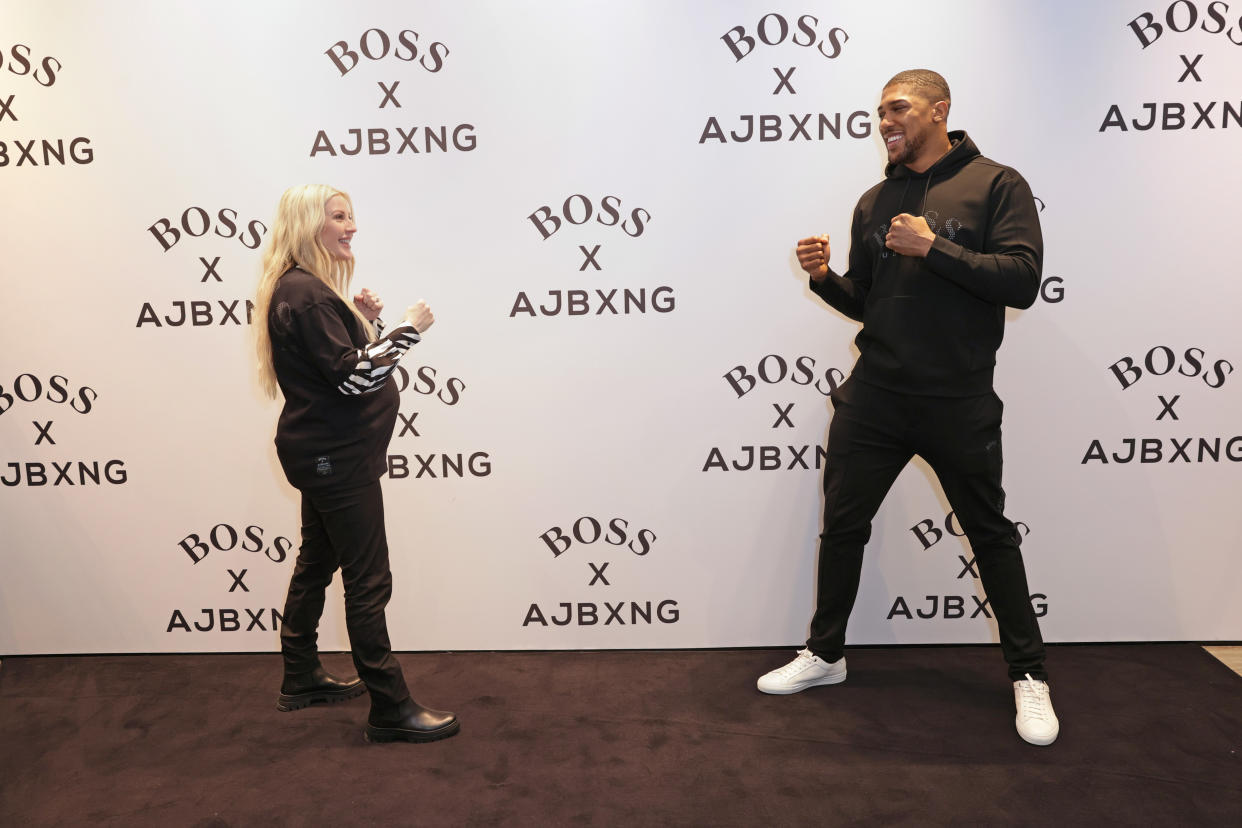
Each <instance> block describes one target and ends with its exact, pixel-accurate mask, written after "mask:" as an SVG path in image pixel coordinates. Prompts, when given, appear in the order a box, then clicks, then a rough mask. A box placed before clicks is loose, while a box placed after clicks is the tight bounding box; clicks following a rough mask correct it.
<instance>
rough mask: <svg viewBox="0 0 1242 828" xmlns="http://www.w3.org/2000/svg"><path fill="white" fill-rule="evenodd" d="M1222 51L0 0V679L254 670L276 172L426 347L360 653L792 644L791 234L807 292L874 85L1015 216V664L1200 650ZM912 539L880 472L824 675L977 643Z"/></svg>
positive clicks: (854, 170) (1221, 239)
mask: <svg viewBox="0 0 1242 828" xmlns="http://www.w3.org/2000/svg"><path fill="white" fill-rule="evenodd" d="M415 33H416V35H415ZM752 43H753V46H752V45H751V44H752ZM1240 44H1242V3H1239V2H1211V3H1205V2H1187V1H1186V0H1181V2H1175V3H1172V4H1171V5H1170V4H1169V3H1167V2H1159V3H1157V2H1151V0H1113V1H1112V2H1099V3H1089V4H1084V3H1078V2H1072V1H1071V0H1062V1H1061V2H1044V3H1018V2H983V0H978V2H955V1H954V0H946V2H941V3H934V4H928V3H914V2H905V0H894V2H889V3H885V4H869V3H862V2H818V3H805V4H801V5H799V4H792V5H791V4H788V3H783V4H774V3H768V2H713V3H708V2H665V0H659V1H658V2H657V0H649V1H647V2H637V1H636V2H624V3H621V2H555V1H554V0H526V2H500V1H499V0H497V1H496V2H422V3H419V2H355V3H349V4H341V3H318V2H316V3H307V2H296V3H295V2H279V3H278V2H259V3H256V2H245V3H243V2H232V1H227V0H226V1H225V2H214V3H210V4H207V3H179V4H169V3H157V2H139V1H138V0H117V1H116V2H109V3H94V2H43V3H33V2H25V3H22V2H6V3H5V4H4V6H3V10H2V11H0V50H2V51H0V107H3V108H2V109H0V187H3V203H4V208H5V209H4V218H3V220H2V221H0V242H2V245H0V249H2V250H3V255H2V259H0V262H2V264H0V268H2V270H3V286H4V301H3V303H2V304H0V331H3V333H2V334H0V336H3V343H4V349H3V353H2V354H0V482H3V486H2V487H0V516H2V520H3V527H2V529H0V544H2V546H0V563H2V570H0V653H3V654H29V653H91V652H161V651H245V650H256V651H264V650H274V649H276V648H277V647H278V637H277V633H276V628H277V624H278V620H277V619H276V618H274V615H273V613H274V612H278V611H279V609H280V607H281V606H282V604H283V597H284V589H285V586H286V584H287V580H288V575H289V572H290V568H291V566H292V560H293V557H294V555H295V554H296V538H297V534H298V500H297V496H296V493H295V492H294V491H293V490H292V489H290V488H289V486H288V485H287V483H286V482H285V481H284V479H283V476H282V475H281V473H280V469H279V466H278V464H277V461H276V459H275V454H274V451H273V448H272V444H271V440H272V436H273V432H274V427H275V420H276V415H277V413H278V410H279V405H278V403H272V402H268V401H266V400H265V399H263V398H262V396H261V394H260V393H259V391H258V387H257V384H256V382H255V380H254V379H253V376H252V371H251V358H250V353H251V352H250V339H249V335H250V334H249V329H248V326H247V325H246V324H245V322H246V314H245V309H244V306H245V301H246V299H247V298H248V297H250V296H251V295H252V293H253V288H254V284H255V280H256V278H257V274H258V266H259V259H260V249H261V244H262V243H263V241H265V232H266V228H267V226H268V225H269V224H270V222H271V217H272V214H273V211H274V208H275V204H276V201H277V199H278V197H279V195H280V193H281V191H283V190H284V189H285V188H286V187H288V186H290V185H292V184H296V183H303V182H312V181H313V182H319V181H322V182H327V183H331V184H334V185H336V186H339V187H342V188H344V189H345V190H347V191H349V192H350V193H351V195H352V196H353V198H354V201H355V206H356V211H357V215H358V224H359V236H358V238H357V242H356V244H355V251H356V254H357V256H358V268H357V275H356V280H355V285H356V286H370V287H372V288H373V289H375V290H377V291H379V292H380V293H381V295H382V296H384V297H385V299H386V300H387V302H388V305H389V307H390V308H391V309H392V311H391V312H390V313H389V314H388V316H389V318H397V317H399V309H400V308H403V307H404V306H405V305H406V304H408V303H411V302H413V301H414V300H416V299H418V298H420V297H422V298H426V299H427V300H428V301H429V302H430V303H431V304H432V306H433V308H434V309H435V311H436V314H437V319H438V321H437V324H436V327H435V328H434V329H432V331H431V332H430V334H429V335H428V336H427V338H426V341H425V342H424V344H421V345H419V346H418V347H417V348H416V349H415V350H414V351H413V352H411V354H410V355H409V357H408V358H407V360H406V361H405V363H404V366H405V368H406V369H407V373H406V374H404V375H402V376H401V377H400V378H399V379H400V380H401V382H402V387H403V392H402V402H401V413H402V418H401V420H400V421H399V422H398V427H397V432H396V433H395V434H394V436H393V439H392V443H391V445H390V448H389V453H390V455H391V473H390V474H389V475H388V476H387V477H386V478H385V480H384V489H385V497H386V502H387V507H388V527H389V537H390V544H391V547H392V561H393V569H394V573H395V585H396V587H395V590H396V591H395V596H394V599H393V602H392V604H391V605H390V608H389V615H388V617H389V625H390V628H391V631H392V638H393V641H394V644H395V646H396V647H397V648H399V649H493V648H494V649H545V648H546V649H560V648H582V647H585V648H612V647H623V648H634V647H639V648H647V647H656V648H658V647H725V646H751V645H786V644H794V643H797V642H799V641H801V640H802V639H803V638H804V636H805V633H806V624H807V621H808V619H809V615H810V612H811V609H812V601H813V583H814V571H815V552H816V540H817V534H818V531H819V520H820V517H819V510H820V505H821V499H820V492H819V469H818V468H817V466H818V457H819V455H818V454H817V447H818V446H820V445H822V443H823V441H824V438H825V435H826V432H827V426H828V422H829V418H830V411H831V409H830V406H829V405H828V404H827V400H826V397H825V394H824V392H825V391H826V390H828V389H829V387H830V383H831V382H833V381H837V380H839V378H840V377H842V376H843V375H845V374H848V372H849V370H850V368H851V366H852V364H853V361H854V358H855V356H856V351H855V350H854V349H853V346H852V340H853V337H854V335H855V334H856V333H857V325H856V324H855V323H853V322H850V321H849V320H847V319H845V318H844V317H842V316H841V315H840V314H837V313H836V312H834V311H832V310H830V309H828V308H826V307H825V306H824V305H823V304H822V303H821V302H820V301H819V300H818V299H816V298H815V297H814V296H813V295H812V294H811V293H810V292H809V291H808V289H807V288H806V286H805V283H804V280H803V278H802V275H801V272H800V271H799V270H798V268H797V265H796V261H795V259H794V255H793V246H794V242H795V241H796V240H797V239H798V238H800V237H802V236H806V235H810V234H814V233H820V232H827V233H830V234H831V235H832V238H833V240H834V261H836V262H838V263H843V262H844V261H845V257H846V253H847V251H848V228H849V221H850V214H851V210H852V208H853V206H854V203H855V201H856V199H857V197H858V196H859V195H860V194H861V193H862V192H863V191H864V190H865V189H866V188H867V187H869V186H870V185H871V184H873V183H874V182H875V181H877V180H878V179H879V177H880V176H881V174H882V168H883V151H882V147H881V143H880V140H879V138H878V136H877V133H876V125H875V121H874V114H873V113H874V110H875V106H876V104H877V102H878V97H879V91H880V88H881V86H882V85H883V83H884V81H885V80H887V79H888V78H889V77H890V76H891V75H892V74H894V73H895V72H897V71H898V70H900V69H904V68H909V67H916V66H928V67H931V68H935V69H937V70H939V71H940V72H942V73H943V74H944V75H945V76H946V77H947V78H948V80H949V82H950V84H951V86H952V89H953V93H954V103H953V110H952V115H951V118H950V127H951V128H957V129H966V130H967V131H968V132H969V133H970V134H971V136H972V137H973V138H974V140H975V141H976V142H977V143H978V145H979V146H980V148H981V149H982V151H983V152H984V154H986V155H988V156H990V157H992V158H995V159H996V160H998V161H1001V162H1003V163H1007V164H1010V165H1012V166H1014V167H1016V168H1017V169H1018V170H1020V171H1021V172H1022V173H1023V174H1024V175H1025V177H1026V178H1027V179H1028V181H1029V182H1030V183H1031V185H1032V188H1033V190H1034V192H1035V194H1036V196H1037V197H1038V198H1039V199H1040V202H1041V205H1042V208H1043V209H1042V212H1041V221H1042V225H1043V231H1044V236H1045V242H1046V249H1047V256H1046V261H1045V269H1044V276H1045V284H1044V287H1043V291H1042V295H1041V298H1040V300H1039V301H1038V302H1037V304H1036V305H1035V306H1034V307H1033V308H1031V309H1030V310H1027V311H1023V312H1011V313H1010V315H1009V326H1008V331H1007V338H1006V342H1005V344H1004V346H1003V348H1002V350H1001V353H1000V358H999V366H998V370H997V389H998V392H999V393H1000V394H1001V396H1002V398H1003V399H1004V400H1005V402H1006V443H1007V446H1006V449H1007V464H1006V481H1005V483H1006V489H1007V491H1008V494H1009V511H1010V516H1011V517H1012V518H1013V519H1015V520H1017V521H1020V522H1021V523H1022V525H1023V528H1024V531H1026V532H1027V536H1026V538H1025V543H1024V546H1023V549H1024V553H1025V556H1026V561H1027V567H1028V572H1029V576H1030V583H1031V587H1032V591H1033V593H1035V595H1034V597H1033V600H1034V601H1035V603H1036V606H1037V609H1038V611H1039V613H1040V614H1041V616H1042V619H1041V623H1042V625H1043V630H1044V633H1045V636H1046V638H1047V639H1048V640H1049V641H1062V642H1064V641H1102V640H1107V641H1130V640H1180V639H1204V640H1235V639H1239V638H1242V602H1240V601H1238V600H1237V596H1238V594H1239V584H1242V562H1240V561H1242V558H1240V556H1239V547H1240V546H1242V516H1240V515H1242V510H1240V509H1239V506H1238V504H1239V470H1240V469H1242V437H1240V436H1239V435H1242V418H1240V417H1239V414H1240V413H1242V374H1240V373H1239V372H1238V371H1237V370H1236V367H1242V338H1240V337H1239V335H1238V331H1237V314H1238V308H1239V305H1240V304H1242V280H1240V279H1239V278H1238V277H1239V275H1240V274H1239V269H1240V267H1239V259H1238V256H1237V254H1236V252H1234V247H1236V238H1237V235H1238V223H1237V219H1236V215H1237V211H1236V194H1237V193H1238V192H1239V190H1240V189H1242V167H1239V164H1238V154H1239V149H1240V148H1242V45H1240ZM739 55H740V57H739ZM372 58H375V59H372ZM342 70H346V71H342ZM807 116H810V117H809V118H808V117H807ZM1153 117H1154V119H1155V120H1154V125H1152V126H1151V127H1150V128H1145V127H1146V126H1147V125H1148V123H1149V122H1150V121H1151V119H1152V118H1153ZM821 124H826V125H824V126H821ZM827 125H831V127H832V129H830V128H829V127H828V126H827ZM803 129H805V132H803V131H802V130H803ZM752 130H753V134H750V135H749V136H748V134H747V133H748V132H751V131H752ZM833 130H835V133H836V134H834V131H833ZM428 133H432V135H433V136H434V137H435V138H437V139H439V140H440V143H439V144H437V143H428V138H427V135H428ZM838 136H839V137H838ZM407 139H408V140H407ZM356 146H358V147H359V148H358V150H357V151H356V152H355V151H354V150H355V147H356ZM588 205H589V210H590V213H591V217H590V219H589V220H586V221H582V220H583V219H584V218H585V217H586V215H587V210H588ZM550 216H555V217H557V219H559V223H560V226H559V228H558V229H556V230H555V232H551V231H552V230H553V227H554V225H555V222H553V220H552V219H551V218H549V217H550ZM545 234H547V237H546V238H545ZM605 297H608V300H605ZM627 297H628V300H627ZM1131 366H1133V367H1131ZM752 384H753V387H752ZM739 392H744V393H739ZM1131 453H1133V457H1132V458H1131V457H1130V455H1131ZM748 458H750V459H748ZM752 461H753V462H752ZM746 466H749V467H747V468H742V467H746ZM948 511H949V508H948V505H947V503H946V502H945V499H944V497H943V495H942V494H941V492H940V490H939V488H938V486H937V485H936V484H935V482H934V478H933V476H932V475H931V473H930V471H929V470H928V469H927V467H926V466H925V465H923V464H922V463H921V462H916V463H915V464H913V465H911V466H910V467H909V468H908V469H907V470H906V472H905V473H904V474H903V475H902V476H901V478H900V479H899V480H898V482H897V485H896V486H895V488H894V490H893V492H892V493H891V495H890V497H889V498H888V500H887V501H886V503H885V505H884V508H883V510H882V512H881V513H880V515H879V517H878V518H877V521H876V525H875V531H874V536H873V540H872V542H871V544H870V546H869V547H868V557H867V559H866V566H865V570H864V573H863V581H862V587H861V591H860V595H859V600H858V604H857V607H856V609H855V611H854V615H853V619H852V626H851V631H850V637H849V640H850V642H851V643H854V644H890V643H928V642H946V643H958V642H985V641H989V640H995V634H996V633H995V626H994V623H993V622H992V621H991V620H990V617H989V615H988V613H987V612H986V610H984V609H982V607H984V606H985V602H984V600H983V593H982V591H981V589H980V587H979V583H978V581H977V580H976V579H975V578H974V576H973V572H972V569H971V567H970V562H971V556H970V551H969V547H968V545H967V544H966V543H965V541H964V539H962V538H960V537H957V536H955V534H954V532H955V531H956V528H957V527H956V524H955V523H952V521H951V519H950V518H949V516H948ZM334 590H336V591H335V592H334V593H333V595H332V600H330V602H329V610H328V612H327V615H326V617H325V620H324V628H323V634H322V644H323V646H325V647H327V648H336V649H340V648H347V646H348V642H347V639H346V636H345V632H344V623H343V618H342V612H341V609H340V600H339V584H338V585H336V586H334Z"/></svg>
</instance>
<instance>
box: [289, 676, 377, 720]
mask: <svg viewBox="0 0 1242 828" xmlns="http://www.w3.org/2000/svg"><path fill="white" fill-rule="evenodd" d="M365 692H367V688H366V685H365V684H362V683H361V682H359V684H358V686H357V687H350V688H348V689H346V690H315V691H312V692H310V693H281V694H280V697H279V698H278V699H277V700H276V709H277V710H279V711H280V712H281V713H288V712H290V711H292V710H301V709H302V708H304V707H310V706H311V705H312V704H335V703H336V702H343V701H349V700H350V699H356V698H358V697H359V696H361V695H362V694H363V693H365Z"/></svg>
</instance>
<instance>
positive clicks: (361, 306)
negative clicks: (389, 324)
mask: <svg viewBox="0 0 1242 828" xmlns="http://www.w3.org/2000/svg"><path fill="white" fill-rule="evenodd" d="M354 306H355V307H356V308H358V312H359V313H361V314H362V315H363V316H365V317H366V319H367V321H368V322H374V321H375V320H376V319H379V315H380V311H382V310H383V309H384V300H382V299H380V298H379V294H378V293H376V292H375V291H373V290H371V289H370V288H363V289H362V292H361V293H356V294H354Z"/></svg>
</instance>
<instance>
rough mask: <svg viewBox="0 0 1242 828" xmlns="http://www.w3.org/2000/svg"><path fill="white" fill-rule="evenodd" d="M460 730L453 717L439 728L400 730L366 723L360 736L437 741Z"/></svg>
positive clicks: (375, 738) (400, 740) (390, 739)
mask: <svg viewBox="0 0 1242 828" xmlns="http://www.w3.org/2000/svg"><path fill="white" fill-rule="evenodd" d="M459 730H461V722H459V721H457V720H456V719H454V720H453V721H452V722H450V723H449V724H446V725H445V726H444V727H442V728H440V729H439V730H402V729H401V728H397V727H375V726H374V725H367V729H366V730H365V731H364V732H363V734H362V738H364V739H366V740H367V741H368V742H438V741H439V740H441V739H447V738H448V737H450V736H453V735H455V734H456V733H457V732H458V731H459Z"/></svg>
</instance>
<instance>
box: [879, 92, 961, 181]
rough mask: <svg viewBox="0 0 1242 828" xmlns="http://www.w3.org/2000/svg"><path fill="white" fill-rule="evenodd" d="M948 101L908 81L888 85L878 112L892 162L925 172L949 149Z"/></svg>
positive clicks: (882, 136) (885, 144)
mask: <svg viewBox="0 0 1242 828" xmlns="http://www.w3.org/2000/svg"><path fill="white" fill-rule="evenodd" d="M948 113H949V104H948V102H947V101H931V100H928V99H927V98H925V97H923V96H921V95H920V94H919V93H918V91H916V89H915V88H914V87H912V86H910V85H908V84H900V83H898V84H894V85H892V86H889V87H886V88H885V89H884V92H883V94H882V96H881V98H880V106H879V108H878V109H877V110H876V114H877V115H878V116H879V118H880V137H881V138H883V139H884V146H885V148H886V149H887V150H888V160H889V163H891V164H905V165H906V166H907V167H909V168H910V169H912V170H914V171H915V172H923V171H925V170H926V169H927V168H928V167H930V166H931V165H932V164H934V163H935V162H936V161H937V160H938V159H939V158H940V156H942V155H944V154H945V153H946V152H948V150H949V138H948V129H947V126H946V123H945V119H946V118H947V117H948Z"/></svg>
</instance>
